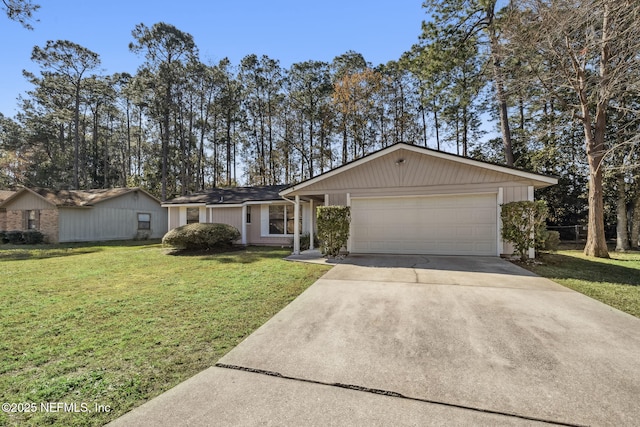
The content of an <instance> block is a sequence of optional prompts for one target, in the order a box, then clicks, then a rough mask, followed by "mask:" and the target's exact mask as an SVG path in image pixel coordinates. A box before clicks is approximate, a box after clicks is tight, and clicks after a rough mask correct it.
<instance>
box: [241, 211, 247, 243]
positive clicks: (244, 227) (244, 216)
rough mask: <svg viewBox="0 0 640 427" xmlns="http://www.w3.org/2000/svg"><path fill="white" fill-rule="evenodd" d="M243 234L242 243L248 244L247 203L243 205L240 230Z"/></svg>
mask: <svg viewBox="0 0 640 427" xmlns="http://www.w3.org/2000/svg"><path fill="white" fill-rule="evenodd" d="M240 232H241V233H242V234H241V236H240V239H242V240H241V241H240V243H242V244H243V245H246V244H247V205H242V230H241V231H240Z"/></svg>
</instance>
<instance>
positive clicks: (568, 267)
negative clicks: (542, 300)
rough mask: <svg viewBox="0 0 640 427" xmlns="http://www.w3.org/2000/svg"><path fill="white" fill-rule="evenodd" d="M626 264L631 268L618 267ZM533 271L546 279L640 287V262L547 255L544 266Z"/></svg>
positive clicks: (543, 258)
mask: <svg viewBox="0 0 640 427" xmlns="http://www.w3.org/2000/svg"><path fill="white" fill-rule="evenodd" d="M616 263H625V264H627V263H628V264H629V266H628V267H627V266H621V265H616ZM533 270H534V271H535V272H536V273H538V274H542V275H544V276H546V277H553V278H558V279H577V280H585V281H590V282H609V283H619V284H623V285H629V286H640V260H634V259H615V260H604V259H584V258H578V257H573V256H568V255H561V254H545V255H544V256H543V257H542V265H538V266H536V267H535V268H533Z"/></svg>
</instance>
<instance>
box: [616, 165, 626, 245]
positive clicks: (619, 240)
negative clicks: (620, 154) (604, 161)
mask: <svg viewBox="0 0 640 427" xmlns="http://www.w3.org/2000/svg"><path fill="white" fill-rule="evenodd" d="M616 185H617V187H618V188H617V189H616V190H617V196H618V197H617V200H616V216H617V223H616V252H625V251H628V250H629V229H628V224H627V195H626V192H625V186H626V184H625V182H624V174H622V173H619V174H618V175H616Z"/></svg>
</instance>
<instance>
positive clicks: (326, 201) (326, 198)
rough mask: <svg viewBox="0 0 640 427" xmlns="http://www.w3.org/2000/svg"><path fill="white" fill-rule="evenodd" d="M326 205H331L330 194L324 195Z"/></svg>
mask: <svg viewBox="0 0 640 427" xmlns="http://www.w3.org/2000/svg"><path fill="white" fill-rule="evenodd" d="M324 205H325V206H329V195H328V194H325V195H324Z"/></svg>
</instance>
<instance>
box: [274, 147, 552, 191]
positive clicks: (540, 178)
mask: <svg viewBox="0 0 640 427" xmlns="http://www.w3.org/2000/svg"><path fill="white" fill-rule="evenodd" d="M396 152H399V154H403V153H404V154H407V153H415V154H418V155H423V156H425V157H428V158H430V159H432V160H434V161H438V162H440V163H446V164H448V165H456V166H457V167H464V166H470V167H474V168H476V170H478V171H480V172H482V173H483V174H484V175H485V176H489V175H490V178H491V179H492V180H494V181H496V182H499V181H505V180H508V179H510V180H517V181H525V180H526V181H531V183H532V185H534V186H535V187H536V188H542V187H546V186H549V185H553V184H557V182H558V180H557V178H555V177H550V176H546V175H541V174H538V173H534V172H529V171H525V170H522V169H517V168H514V167H508V166H503V165H498V164H495V163H490V162H484V161H480V160H474V159H470V158H468V157H462V156H458V155H455V154H451V153H445V152H443V151H437V150H432V149H429V148H424V147H419V146H416V145H410V144H406V143H402V142H400V143H397V144H394V145H391V146H388V147H385V148H382V149H381V150H378V151H376V152H374V153H371V154H368V155H366V156H364V157H361V158H359V159H356V160H353V161H351V162H349V163H346V164H344V165H342V166H340V167H338V168H335V169H332V170H330V171H327V172H325V173H323V174H321V175H318V176H316V177H313V178H311V179H307V180H306V181H302V182H300V183H298V184H294V185H291V186H289V187H288V188H286V189H284V190H283V191H282V192H281V193H280V194H281V196H283V197H286V196H288V195H292V193H294V192H295V193H298V192H299V191H300V190H303V189H307V190H311V189H316V190H317V189H318V187H323V184H324V182H329V181H335V179H343V178H348V177H349V171H351V170H353V169H355V168H357V167H361V166H363V167H364V165H367V164H370V165H372V166H370V167H369V166H368V165H367V166H366V167H365V169H371V168H372V169H373V170H372V171H368V170H367V172H368V173H369V174H370V175H371V179H370V180H369V184H372V185H374V186H375V185H380V183H374V181H381V180H382V181H384V180H385V179H389V178H390V177H383V176H381V175H380V174H382V173H383V171H382V170H381V168H379V165H377V164H376V160H377V159H381V158H383V157H385V156H388V155H390V154H392V153H396ZM404 161H405V160H404V157H402V156H401V157H400V158H398V159H396V160H395V163H396V164H397V165H400V164H403V163H404ZM445 167H446V166H445ZM449 167H450V166H449ZM338 176H340V178H338ZM423 176H424V175H423ZM333 177H335V179H333V180H332V179H331V178H333ZM427 182H428V184H429V185H440V184H443V183H441V182H432V181H427ZM424 183H426V182H423V183H421V184H424ZM414 185H417V183H414ZM318 191H319V190H318Z"/></svg>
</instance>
